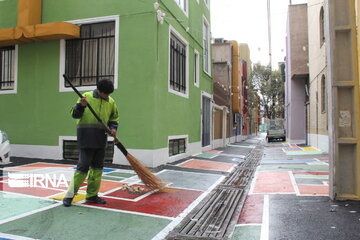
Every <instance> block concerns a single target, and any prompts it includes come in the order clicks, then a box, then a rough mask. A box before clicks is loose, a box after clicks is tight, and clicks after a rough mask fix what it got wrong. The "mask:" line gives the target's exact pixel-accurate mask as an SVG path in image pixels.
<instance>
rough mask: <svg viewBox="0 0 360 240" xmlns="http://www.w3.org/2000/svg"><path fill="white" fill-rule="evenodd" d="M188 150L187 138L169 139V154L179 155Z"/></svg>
mask: <svg viewBox="0 0 360 240" xmlns="http://www.w3.org/2000/svg"><path fill="white" fill-rule="evenodd" d="M185 152H186V139H185V138H179V139H171V140H169V156H170V157H171V156H174V155H178V154H181V153H185Z"/></svg>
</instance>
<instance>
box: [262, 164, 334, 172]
mask: <svg viewBox="0 0 360 240" xmlns="http://www.w3.org/2000/svg"><path fill="white" fill-rule="evenodd" d="M258 170H259V171H306V172H311V171H314V172H327V171H329V166H328V165H308V164H280V165H279V164H271V165H270V164H266V165H260V167H259V169H258Z"/></svg>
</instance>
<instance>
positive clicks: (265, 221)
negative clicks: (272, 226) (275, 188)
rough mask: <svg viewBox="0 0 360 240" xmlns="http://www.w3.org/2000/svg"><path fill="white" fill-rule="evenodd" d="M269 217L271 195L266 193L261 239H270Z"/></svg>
mask: <svg viewBox="0 0 360 240" xmlns="http://www.w3.org/2000/svg"><path fill="white" fill-rule="evenodd" d="M269 218H270V209H269V195H264V210H263V217H262V226H261V235H260V240H268V239H269Z"/></svg>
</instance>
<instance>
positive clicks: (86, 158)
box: [76, 148, 105, 173]
mask: <svg viewBox="0 0 360 240" xmlns="http://www.w3.org/2000/svg"><path fill="white" fill-rule="evenodd" d="M79 151H80V156H79V162H78V164H77V167H76V170H78V171H80V172H83V173H87V172H88V171H89V168H90V167H91V168H94V169H103V167H104V159H105V148H80V150H79Z"/></svg>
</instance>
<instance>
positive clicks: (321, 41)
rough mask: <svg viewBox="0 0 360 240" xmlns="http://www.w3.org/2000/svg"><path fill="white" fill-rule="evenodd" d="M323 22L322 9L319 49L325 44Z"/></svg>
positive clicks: (321, 13)
mask: <svg viewBox="0 0 360 240" xmlns="http://www.w3.org/2000/svg"><path fill="white" fill-rule="evenodd" d="M324 25H325V20H324V8H323V7H321V10H320V26H319V27H320V47H321V46H322V45H323V44H324V43H325V32H324V31H325V26H324Z"/></svg>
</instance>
